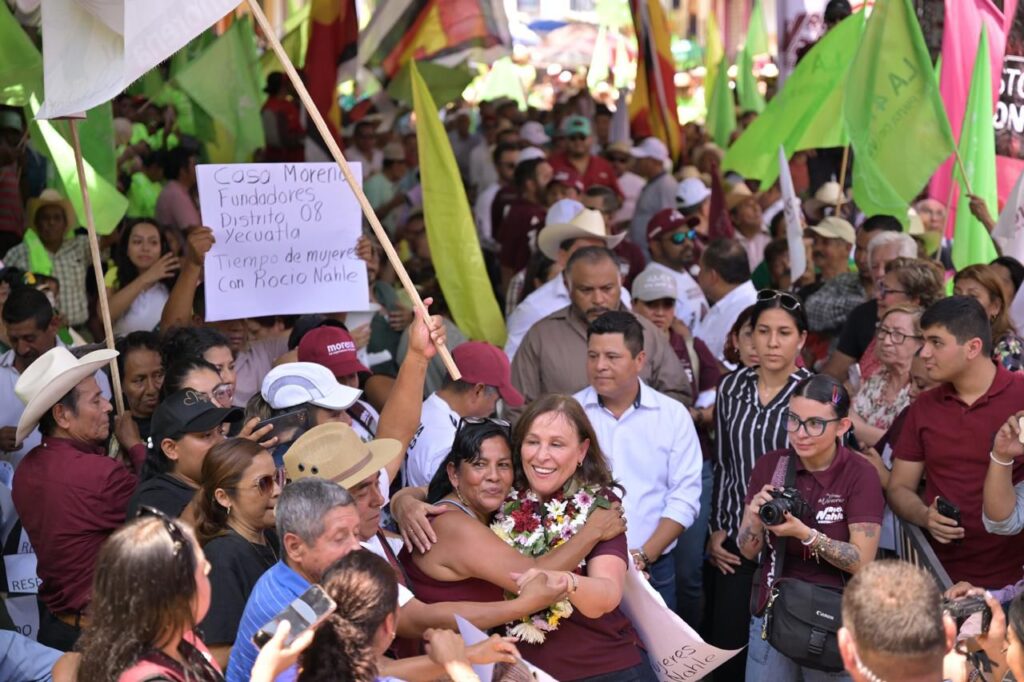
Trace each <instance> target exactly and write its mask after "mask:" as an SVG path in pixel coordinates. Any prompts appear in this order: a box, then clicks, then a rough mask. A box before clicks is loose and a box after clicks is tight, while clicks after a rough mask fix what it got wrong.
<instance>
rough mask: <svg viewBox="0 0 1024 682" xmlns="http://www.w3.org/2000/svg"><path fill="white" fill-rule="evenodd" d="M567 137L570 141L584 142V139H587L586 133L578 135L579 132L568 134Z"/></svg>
mask: <svg viewBox="0 0 1024 682" xmlns="http://www.w3.org/2000/svg"><path fill="white" fill-rule="evenodd" d="M565 139H567V140H569V141H570V142H582V141H583V140H585V139H587V136H586V135H578V134H577V135H566V137H565Z"/></svg>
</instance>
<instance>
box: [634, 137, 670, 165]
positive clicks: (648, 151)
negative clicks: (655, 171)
mask: <svg viewBox="0 0 1024 682" xmlns="http://www.w3.org/2000/svg"><path fill="white" fill-rule="evenodd" d="M629 153H630V154H632V155H633V157H634V158H637V159H655V160H657V161H668V147H666V146H665V143H664V142H662V141H661V140H659V139H658V138H656V137H647V138H644V141H643V142H641V143H640V144H638V145H637V146H635V147H633V149H632V150H630V152H629Z"/></svg>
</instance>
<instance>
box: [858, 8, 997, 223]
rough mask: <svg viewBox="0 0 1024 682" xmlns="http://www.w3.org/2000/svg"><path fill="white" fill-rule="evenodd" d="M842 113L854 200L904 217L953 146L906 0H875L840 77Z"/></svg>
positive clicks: (873, 211) (868, 210)
mask: <svg viewBox="0 0 1024 682" xmlns="http://www.w3.org/2000/svg"><path fill="white" fill-rule="evenodd" d="M990 114H991V112H990ZM843 115H844V119H845V123H846V130H847V132H848V133H849V135H850V142H851V143H852V144H853V151H854V155H855V156H854V158H855V162H854V164H853V193H854V196H855V197H856V198H857V205H858V206H859V207H860V209H861V210H862V211H863V212H864V215H867V216H873V215H878V214H886V215H891V216H895V217H896V218H898V219H899V220H900V221H901V222H904V223H905V222H906V220H907V208H908V206H910V202H911V201H912V200H913V198H914V197H915V196H917V194H918V193H919V192H920V191H921V189H922V188H923V187H924V186H925V184H926V183H927V182H928V179H929V178H930V177H931V176H932V173H934V172H935V169H936V168H938V166H939V164H941V163H942V162H943V161H945V160H946V159H947V158H948V157H949V155H950V154H951V153H952V152H953V135H952V133H951V132H950V129H949V120H948V119H947V118H946V112H945V109H944V108H943V104H942V98H941V97H940V96H939V87H938V85H937V84H936V83H935V78H934V75H933V70H932V62H931V58H930V57H929V56H928V49H927V48H926V47H925V44H924V37H923V36H922V35H921V27H920V26H919V25H918V23H917V17H916V16H915V15H914V9H913V7H911V4H910V0H879V1H878V2H876V3H875V8H874V10H873V11H872V13H871V18H870V19H868V23H867V28H866V29H865V31H864V39H863V40H862V41H861V44H860V48H859V49H858V50H857V56H856V57H855V58H854V61H853V64H852V65H851V66H850V71H849V74H848V76H847V78H846V100H845V102H844V105H843ZM990 125H991V124H990Z"/></svg>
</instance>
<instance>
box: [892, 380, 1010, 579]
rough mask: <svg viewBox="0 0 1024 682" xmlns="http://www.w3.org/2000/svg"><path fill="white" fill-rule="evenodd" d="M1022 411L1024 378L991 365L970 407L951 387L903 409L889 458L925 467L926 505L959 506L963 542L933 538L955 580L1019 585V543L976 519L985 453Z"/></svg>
mask: <svg viewBox="0 0 1024 682" xmlns="http://www.w3.org/2000/svg"><path fill="white" fill-rule="evenodd" d="M1021 407H1024V375H1020V374H1014V373H1011V372H1009V371H1007V370H1006V369H1004V368H1003V367H1002V366H1000V365H996V376H995V379H994V380H993V381H992V385H991V386H989V389H988V391H986V392H985V394H984V395H983V396H981V397H980V398H979V399H978V400H976V401H975V402H974V404H973V405H970V406H968V405H967V404H965V403H964V402H963V401H962V400H960V398H959V397H958V396H957V394H956V392H955V391H954V390H953V387H952V386H951V385H950V384H943V385H942V386H938V387H936V388H933V389H931V390H930V391H925V392H924V393H922V394H921V395H920V396H918V398H917V400H916V401H914V403H912V404H911V406H910V408H909V410H908V411H907V418H906V422H905V423H904V424H903V429H902V432H901V433H900V437H899V440H897V441H896V448H895V450H894V452H893V456H894V457H895V458H896V459H902V460H906V461H908V462H924V476H925V484H924V495H923V499H922V501H923V502H924V503H925V504H929V505H930V504H931V503H932V501H933V500H934V499H935V496H936V495H941V496H942V497H944V498H946V499H947V500H949V501H950V502H952V503H953V504H955V505H956V506H958V507H959V508H960V517H961V519H962V521H961V523H962V524H963V527H964V533H965V534H964V539H963V541H962V542H961V543H960V544H948V545H943V544H940V543H938V542H935V541H934V540H932V538H931V535H928V538H929V540H930V541H931V543H932V548H933V549H934V550H935V555H936V556H937V557H938V558H939V561H941V562H942V565H943V567H944V568H945V569H946V572H948V573H949V575H950V577H951V578H952V579H953V581H954V582H957V581H960V580H966V581H968V582H970V583H971V584H973V585H976V586H978V587H987V588H1001V587H1004V586H1006V585H1009V584H1012V583H1015V582H1017V581H1018V580H1020V577H1021V566H1022V565H1024V542H1021V540H1020V538H1017V537H1012V536H1005V535H994V534H992V533H988V532H986V531H985V527H984V525H983V524H982V521H981V507H982V489H983V488H984V486H985V474H986V473H987V472H988V465H989V452H990V451H991V450H992V441H993V439H994V438H995V434H996V432H997V431H998V430H999V428H1000V427H1001V426H1002V425H1003V423H1005V421H1006V419H1007V417H1009V416H1010V415H1011V414H1014V413H1015V412H1016V411H1017V410H1020V409H1021ZM1022 479H1024V464H1022V463H1021V462H1019V461H1018V462H1016V463H1015V464H1014V466H1013V482H1014V484H1017V483H1019V482H1020V481H1021V480H1022Z"/></svg>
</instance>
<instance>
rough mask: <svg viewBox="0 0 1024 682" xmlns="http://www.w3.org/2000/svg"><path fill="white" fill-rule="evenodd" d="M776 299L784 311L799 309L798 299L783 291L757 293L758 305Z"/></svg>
mask: <svg viewBox="0 0 1024 682" xmlns="http://www.w3.org/2000/svg"><path fill="white" fill-rule="evenodd" d="M776 299H778V301H779V304H780V305H781V306H782V307H783V308H785V309H786V310H798V309H799V308H800V299H799V298H797V297H796V296H794V295H793V294H790V293H787V292H785V291H776V290H775V289H762V290H761V291H759V292H757V302H758V303H768V302H770V301H774V300H776Z"/></svg>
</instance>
